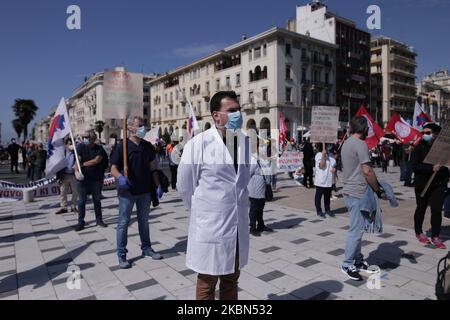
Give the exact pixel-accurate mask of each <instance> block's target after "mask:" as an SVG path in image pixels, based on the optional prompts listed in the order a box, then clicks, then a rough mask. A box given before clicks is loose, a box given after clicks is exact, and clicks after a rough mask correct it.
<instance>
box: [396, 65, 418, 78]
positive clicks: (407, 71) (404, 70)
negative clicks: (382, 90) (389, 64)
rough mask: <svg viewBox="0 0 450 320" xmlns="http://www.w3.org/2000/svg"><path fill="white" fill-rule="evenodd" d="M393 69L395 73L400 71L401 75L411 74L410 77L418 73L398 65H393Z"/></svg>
mask: <svg viewBox="0 0 450 320" xmlns="http://www.w3.org/2000/svg"><path fill="white" fill-rule="evenodd" d="M391 71H392V72H394V73H398V74H401V75H407V76H410V77H411V76H412V77H415V76H416V74H415V73H414V72H411V71H410V70H406V69H400V68H397V67H393V68H392V69H391Z"/></svg>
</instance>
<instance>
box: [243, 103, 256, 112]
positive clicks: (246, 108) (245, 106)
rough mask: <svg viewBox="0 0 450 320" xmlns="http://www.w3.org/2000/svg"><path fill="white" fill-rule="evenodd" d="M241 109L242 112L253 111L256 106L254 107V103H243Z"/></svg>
mask: <svg viewBox="0 0 450 320" xmlns="http://www.w3.org/2000/svg"><path fill="white" fill-rule="evenodd" d="M242 109H243V110H244V111H255V109H256V105H255V103H254V102H249V103H244V104H243V105H242Z"/></svg>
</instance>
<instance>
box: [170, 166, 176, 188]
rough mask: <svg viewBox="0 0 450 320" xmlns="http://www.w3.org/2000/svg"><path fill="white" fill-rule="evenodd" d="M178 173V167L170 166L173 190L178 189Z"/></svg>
mask: <svg viewBox="0 0 450 320" xmlns="http://www.w3.org/2000/svg"><path fill="white" fill-rule="evenodd" d="M177 171H178V166H170V174H171V181H170V182H171V184H172V189H174V190H175V189H176V188H177Z"/></svg>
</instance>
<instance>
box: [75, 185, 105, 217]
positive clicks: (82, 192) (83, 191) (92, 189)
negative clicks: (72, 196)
mask: <svg viewBox="0 0 450 320" xmlns="http://www.w3.org/2000/svg"><path fill="white" fill-rule="evenodd" d="M102 187H103V183H102V181H78V182H77V193H78V223H79V224H84V223H85V222H84V217H85V216H86V199H87V195H88V194H91V195H92V201H93V202H94V211H95V220H96V221H97V222H101V221H103V218H102V203H101V201H100V196H101V194H102Z"/></svg>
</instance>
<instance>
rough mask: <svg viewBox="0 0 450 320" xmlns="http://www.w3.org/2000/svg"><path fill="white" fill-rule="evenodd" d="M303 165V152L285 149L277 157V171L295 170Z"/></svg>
mask: <svg viewBox="0 0 450 320" xmlns="http://www.w3.org/2000/svg"><path fill="white" fill-rule="evenodd" d="M300 166H303V152H298V151H285V152H283V154H282V155H281V157H280V158H279V159H278V172H292V171H296V170H297V169H298V167H300Z"/></svg>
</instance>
